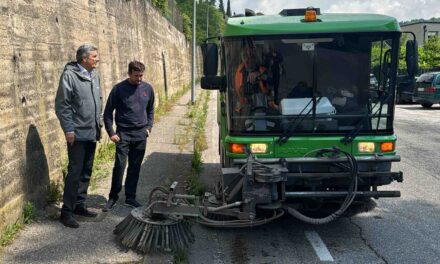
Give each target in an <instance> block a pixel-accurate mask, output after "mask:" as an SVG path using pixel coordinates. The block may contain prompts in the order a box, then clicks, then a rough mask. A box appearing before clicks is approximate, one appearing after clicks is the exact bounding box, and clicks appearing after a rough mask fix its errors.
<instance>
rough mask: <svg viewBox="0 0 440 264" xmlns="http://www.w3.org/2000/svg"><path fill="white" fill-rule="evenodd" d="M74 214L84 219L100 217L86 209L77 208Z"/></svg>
mask: <svg viewBox="0 0 440 264" xmlns="http://www.w3.org/2000/svg"><path fill="white" fill-rule="evenodd" d="M73 213H74V214H76V215H80V216H84V217H96V216H97V215H98V214H97V213H95V212H92V211H89V210H87V208H85V207H79V208H75V210H73Z"/></svg>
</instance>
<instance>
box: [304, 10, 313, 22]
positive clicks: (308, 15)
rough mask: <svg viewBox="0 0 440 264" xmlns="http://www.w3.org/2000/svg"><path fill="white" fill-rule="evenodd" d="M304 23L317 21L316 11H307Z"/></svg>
mask: <svg viewBox="0 0 440 264" xmlns="http://www.w3.org/2000/svg"><path fill="white" fill-rule="evenodd" d="M304 21H306V22H314V21H316V11H315V10H314V9H311V10H306V14H305V16H304Z"/></svg>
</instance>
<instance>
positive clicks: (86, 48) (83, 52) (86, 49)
mask: <svg viewBox="0 0 440 264" xmlns="http://www.w3.org/2000/svg"><path fill="white" fill-rule="evenodd" d="M96 50H98V49H97V48H96V47H95V46H93V45H90V44H83V45H81V46H79V48H78V49H77V50H76V62H78V63H81V62H82V60H83V59H84V58H87V57H88V56H89V55H90V51H96Z"/></svg>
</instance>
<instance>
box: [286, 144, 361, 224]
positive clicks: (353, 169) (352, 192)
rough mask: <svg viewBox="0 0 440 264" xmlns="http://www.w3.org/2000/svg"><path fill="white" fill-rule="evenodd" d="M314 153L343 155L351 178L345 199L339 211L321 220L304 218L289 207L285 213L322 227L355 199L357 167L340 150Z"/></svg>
mask: <svg viewBox="0 0 440 264" xmlns="http://www.w3.org/2000/svg"><path fill="white" fill-rule="evenodd" d="M315 151H316V152H317V153H318V155H322V154H324V153H335V154H339V153H342V154H344V155H345V156H346V157H347V160H348V164H349V166H348V167H349V169H350V173H351V177H352V179H351V183H350V186H349V188H348V194H347V196H346V197H345V199H344V201H343V202H342V204H341V206H340V207H339V209H338V210H336V211H335V212H334V213H332V214H330V215H329V216H326V217H323V218H314V217H309V216H306V215H304V214H302V213H301V212H299V211H298V210H296V209H294V208H291V207H288V208H287V212H288V213H289V214H291V215H292V216H293V217H295V218H297V219H299V220H301V221H303V222H306V223H309V224H313V225H322V224H327V223H330V222H331V221H333V220H335V219H337V218H339V217H340V216H341V215H342V214H343V213H344V212H345V211H346V210H347V208H348V207H349V206H350V205H351V204H352V202H353V200H354V198H355V197H356V191H357V187H358V166H357V162H356V159H355V158H354V157H353V155H351V154H350V153H348V152H346V151H343V150H340V149H338V148H323V149H319V150H315ZM312 152H314V151H312Z"/></svg>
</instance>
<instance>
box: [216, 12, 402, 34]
mask: <svg viewBox="0 0 440 264" xmlns="http://www.w3.org/2000/svg"><path fill="white" fill-rule="evenodd" d="M301 19H303V17H301V16H287V17H284V16H281V15H271V16H253V17H237V18H230V19H228V21H227V24H226V27H225V32H224V36H225V37H231V36H255V35H284V34H302V33H333V32H342V33H344V32H384V31H400V26H399V24H398V22H397V20H396V19H395V18H393V17H389V16H385V15H378V14H322V15H319V16H318V19H319V20H320V21H321V22H302V21H301Z"/></svg>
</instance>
